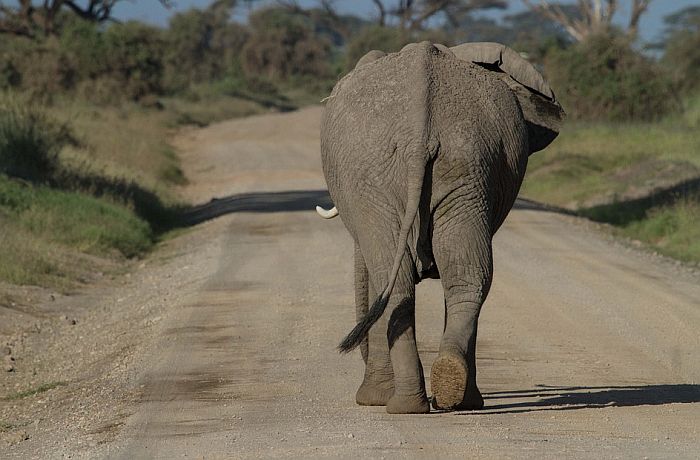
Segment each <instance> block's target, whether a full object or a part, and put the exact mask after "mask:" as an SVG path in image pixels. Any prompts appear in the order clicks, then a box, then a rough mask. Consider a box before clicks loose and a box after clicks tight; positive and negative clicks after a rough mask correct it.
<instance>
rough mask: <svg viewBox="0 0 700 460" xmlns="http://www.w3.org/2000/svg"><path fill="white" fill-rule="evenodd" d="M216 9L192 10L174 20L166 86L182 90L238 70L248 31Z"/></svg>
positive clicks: (168, 36) (168, 41)
mask: <svg viewBox="0 0 700 460" xmlns="http://www.w3.org/2000/svg"><path fill="white" fill-rule="evenodd" d="M216 13H217V11H216V10H212V9H211V8H210V9H208V10H197V9H192V10H190V11H187V12H184V13H179V14H176V15H175V16H173V18H172V19H171V20H170V27H169V28H168V30H167V32H166V33H165V40H166V45H167V50H166V54H165V74H164V75H165V85H166V87H167V88H168V89H170V90H174V91H177V90H182V89H185V88H187V87H188V86H189V85H191V84H192V83H202V82H205V81H210V80H215V79H219V78H222V77H223V76H224V75H225V74H226V73H227V72H229V71H231V69H232V68H235V67H238V66H239V64H238V55H239V53H240V50H241V48H242V47H243V45H244V44H245V42H246V40H247V39H248V30H247V28H246V27H245V26H242V25H240V24H235V23H230V22H228V15H226V14H216Z"/></svg>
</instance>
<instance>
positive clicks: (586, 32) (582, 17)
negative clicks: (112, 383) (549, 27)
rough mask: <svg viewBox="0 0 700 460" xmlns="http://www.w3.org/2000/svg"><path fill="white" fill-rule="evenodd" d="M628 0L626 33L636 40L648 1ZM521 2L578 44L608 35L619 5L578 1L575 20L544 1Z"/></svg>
mask: <svg viewBox="0 0 700 460" xmlns="http://www.w3.org/2000/svg"><path fill="white" fill-rule="evenodd" d="M631 1H632V4H631V7H632V9H631V14H630V19H629V22H628V25H627V29H626V34H627V36H628V37H630V38H635V37H636V36H637V32H638V30H639V19H640V18H641V16H642V14H644V12H645V11H646V10H647V8H648V7H649V3H650V2H651V0H631ZM523 3H525V4H526V5H527V6H528V7H530V9H532V10H534V11H536V12H538V13H540V14H541V15H542V16H544V17H547V18H549V19H551V20H552V21H555V22H557V23H559V24H561V25H562V27H564V29H565V30H566V31H567V32H568V33H569V35H571V37H572V38H573V39H574V40H576V41H577V42H582V41H585V40H586V39H587V38H588V37H591V36H594V35H598V34H607V33H609V32H610V30H611V28H612V20H613V17H614V16H615V12H616V11H617V5H618V2H617V0H578V2H577V6H578V15H577V16H578V17H575V16H572V15H571V14H569V13H567V12H566V11H565V9H564V5H561V4H556V3H555V4H550V3H549V2H548V1H547V0H540V1H539V3H538V4H533V2H532V1H531V0H523Z"/></svg>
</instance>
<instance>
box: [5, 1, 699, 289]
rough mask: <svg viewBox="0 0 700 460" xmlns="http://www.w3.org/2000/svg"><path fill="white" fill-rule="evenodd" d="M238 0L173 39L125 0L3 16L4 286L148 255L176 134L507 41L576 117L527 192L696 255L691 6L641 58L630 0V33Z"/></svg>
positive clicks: (163, 226)
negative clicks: (359, 66) (413, 59)
mask: <svg viewBox="0 0 700 460" xmlns="http://www.w3.org/2000/svg"><path fill="white" fill-rule="evenodd" d="M243 3H244V5H242V4H239V2H236V1H235V0H215V1H213V2H212V3H211V4H210V5H209V6H208V7H206V8H203V9H190V10H188V11H183V12H179V13H177V14H175V15H173V16H172V17H171V19H170V21H169V24H168V26H167V27H163V28H159V27H155V26H151V25H148V24H145V23H140V22H136V21H129V22H124V23H117V22H111V21H110V20H109V19H110V18H111V16H110V15H111V6H113V4H114V2H105V3H104V5H105V8H106V9H104V10H99V9H95V10H84V11H78V10H76V8H78V9H79V8H80V7H79V6H75V7H73V8H68V7H67V6H66V5H65V4H64V2H63V1H62V0H49V1H47V2H44V4H43V5H37V6H36V8H37V11H39V10H40V11H39V13H40V14H35V13H36V11H34V10H32V11H33V12H30V11H27V10H24V9H21V8H15V7H13V6H8V7H7V8H5V9H3V10H2V12H0V282H7V283H12V284H31V285H42V286H50V287H52V288H55V289H60V290H70V289H72V288H73V287H74V286H75V285H76V283H79V282H80V281H81V280H89V279H90V276H89V274H90V273H94V272H101V271H103V270H107V271H108V270H109V267H115V266H117V267H118V266H121V265H123V262H124V261H127V260H130V259H134V258H139V257H141V256H143V255H144V254H146V253H147V252H148V251H149V250H150V249H151V248H152V247H153V246H154V244H156V243H157V242H158V241H159V240H161V239H162V238H163V235H164V234H167V232H168V231H169V230H171V229H173V228H175V227H177V226H178V225H179V221H178V216H179V214H180V210H181V209H182V208H183V207H185V206H186V205H187V203H182V202H181V201H180V199H179V198H178V187H179V186H182V185H185V184H186V183H187V177H186V175H185V174H184V173H183V171H182V170H181V168H180V164H179V159H178V152H177V151H176V150H175V149H174V148H173V147H172V146H171V145H170V143H169V142H170V140H171V138H172V136H173V135H174V133H175V132H176V131H177V129H179V128H180V127H181V126H184V125H193V126H206V125H208V124H210V123H213V122H216V121H218V120H223V119H227V118H233V117H241V116H248V115H253V114H256V113H262V112H265V111H270V110H275V111H286V110H293V109H295V108H298V107H300V106H303V105H306V104H311V103H317V102H318V101H319V100H320V99H321V98H323V97H324V96H326V95H327V93H328V91H329V90H330V88H332V86H333V84H334V82H335V81H336V80H337V78H338V77H339V76H340V75H342V74H343V73H344V72H346V71H348V70H350V69H351V68H352V67H353V66H354V63H355V62H356V60H357V59H358V58H359V57H360V56H362V55H363V54H364V53H365V52H367V51H369V50H370V49H383V50H385V51H396V50H398V49H400V48H401V47H402V46H404V45H405V44H406V43H409V42H412V41H417V40H432V41H434V42H441V43H444V44H446V45H453V44H456V43H461V42H464V41H499V42H502V43H506V44H508V45H510V46H511V47H513V48H514V49H516V50H518V51H520V52H522V53H524V54H525V55H526V56H527V57H528V58H529V59H530V60H531V61H532V62H533V63H534V64H535V65H536V66H538V67H539V68H540V69H541V70H542V71H543V73H544V74H545V75H546V76H547V78H548V79H549V80H550V81H551V83H552V87H553V88H555V90H556V92H557V94H558V96H559V98H560V99H561V101H562V103H563V105H564V107H565V109H566V111H567V113H568V116H569V119H568V122H567V124H566V126H565V128H564V131H563V132H562V134H561V135H560V137H559V139H558V140H557V141H556V142H555V143H554V144H553V145H552V146H550V147H549V148H548V149H547V150H545V151H543V152H539V153H537V154H536V155H534V156H533V157H531V162H530V166H529V172H528V176H527V178H526V181H525V184H524V186H523V194H524V195H526V196H527V197H530V198H533V199H535V200H538V201H542V202H546V203H549V204H552V205H556V206H560V207H564V208H567V209H569V210H571V211H574V212H577V213H579V214H581V215H583V216H586V217H589V218H591V219H594V220H597V221H600V222H607V223H610V224H612V225H613V226H615V228H616V229H617V230H616V231H618V232H619V233H620V234H622V235H625V236H628V237H630V238H633V239H637V240H640V241H643V242H645V243H646V244H649V245H650V246H652V247H654V248H656V249H657V250H659V251H661V252H663V253H665V254H668V255H670V256H673V257H676V258H679V259H681V260H686V261H700V249H699V247H698V243H697V242H698V241H699V239H698V227H699V225H698V224H697V222H699V221H700V211H699V209H700V205H699V204H698V203H699V196H700V192H698V190H699V189H700V186H699V185H698V180H700V153H699V152H700V137H699V135H698V134H697V133H698V132H699V131H698V129H699V128H700V85H699V84H698V82H699V81H700V79H699V78H698V75H700V54H699V53H700V51H698V50H700V46H698V44H699V43H700V8H698V7H691V8H686V9H684V10H681V11H679V12H677V13H676V14H674V15H671V16H669V17H668V18H667V25H668V27H667V31H666V34H665V36H664V37H663V39H662V40H661V41H660V43H657V44H654V47H655V51H654V52H653V53H649V52H643V51H642V48H643V46H646V45H644V44H641V43H640V42H639V39H638V37H637V24H638V21H639V17H640V16H641V15H642V14H644V12H645V11H644V10H645V9H646V6H645V5H646V4H647V3H648V2H643V1H638V0H630V4H631V5H632V7H633V11H637V13H639V14H637V15H636V16H635V15H634V14H633V15H632V19H630V21H629V25H628V26H627V27H625V28H619V27H615V26H613V25H612V24H613V22H612V13H611V11H612V10H606V9H605V8H603V9H597V10H594V9H588V10H586V9H585V8H584V9H582V8H583V7H582V5H583V4H585V3H587V2H579V4H578V5H563V6H560V7H559V10H557V11H554V10H553V9H552V8H554V7H553V6H552V5H550V4H543V3H541V2H536V1H531V2H526V3H528V4H529V5H530V9H528V10H526V11H524V12H521V13H518V14H515V15H510V16H505V17H504V18H503V19H502V20H500V21H496V20H493V19H490V18H489V17H486V16H483V15H476V14H474V13H476V12H478V11H482V10H486V9H502V8H504V7H505V6H507V4H508V2H507V1H501V0H493V1H471V0H451V1H446V2H440V3H439V4H438V3H435V2H428V1H417V2H399V1H398V0H396V1H394V0H380V1H377V2H374V5H375V6H376V7H377V11H376V15H373V16H368V17H357V16H352V15H343V14H340V13H339V12H338V11H336V9H335V8H334V5H333V2H328V1H320V2H318V3H317V5H316V6H315V7H310V8H302V7H300V6H299V5H298V4H297V3H296V2H277V3H272V4H270V3H256V2H243ZM91 4H92V3H91ZM601 4H602V5H606V4H607V5H611V4H612V2H602V3H601ZM110 5H111V6H110ZM251 5H252V6H251ZM13 8H15V9H13ZM593 11H596V14H597V16H595V15H593ZM234 13H236V14H234ZM553 13H556V14H553ZM234 17H238V18H240V17H245V21H244V22H243V21H241V20H234V19H232V18H234ZM635 18H636V19H635Z"/></svg>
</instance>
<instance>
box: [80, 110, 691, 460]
mask: <svg viewBox="0 0 700 460" xmlns="http://www.w3.org/2000/svg"><path fill="white" fill-rule="evenodd" d="M319 117H320V109H319V108H311V109H306V110H302V111H300V112H296V113H290V114H273V115H265V116H260V117H254V118H250V119H244V120H239V121H231V122H226V123H223V124H220V125H216V126H212V127H210V128H206V129H203V130H200V131H196V132H192V133H190V134H189V135H188V136H187V137H186V138H183V139H181V140H180V143H181V147H182V148H183V150H184V151H185V152H186V155H185V157H184V166H185V170H186V171H187V175H188V177H189V178H190V180H191V182H192V184H191V185H190V187H189V188H188V189H187V191H186V193H187V194H188V196H189V198H191V199H192V200H194V201H196V202H207V201H209V199H211V198H213V197H217V198H219V200H217V201H214V202H212V203H210V204H209V205H207V206H203V207H202V208H201V209H200V210H199V214H197V215H196V216H195V220H197V219H199V220H203V219H205V218H208V217H213V216H217V215H221V216H220V217H218V218H217V219H216V220H214V221H210V222H208V223H207V224H204V225H203V226H200V227H198V228H196V229H195V230H194V231H193V233H192V234H191V235H190V241H194V242H195V243H191V244H201V245H202V249H201V251H199V252H201V256H198V255H197V253H198V251H195V256H192V257H190V260H188V267H190V270H191V271H194V272H196V273H197V275H198V276H199V277H201V278H202V279H203V281H202V282H201V283H191V284H184V285H182V286H181V287H180V288H179V291H177V292H174V293H171V294H174V295H172V296H171V300H170V303H169V306H168V309H167V310H166V312H165V313H163V320H162V326H161V327H160V329H159V330H160V331H161V332H160V333H159V334H158V335H157V336H156V337H155V339H153V341H152V342H151V343H150V345H148V346H145V347H144V349H143V352H141V353H140V355H139V356H138V357H137V359H135V360H134V362H135V363H138V365H137V368H136V369H137V370H135V371H134V373H135V376H134V378H132V379H131V380H130V382H131V384H132V385H133V392H134V394H136V395H137V396H136V397H135V398H134V399H133V402H130V403H129V404H128V405H127V406H128V407H126V409H124V411H125V412H126V413H129V414H130V415H129V416H128V417H127V418H126V419H125V420H124V425H123V426H121V429H120V430H119V431H118V434H117V436H116V438H115V439H114V440H112V441H111V442H107V443H105V444H99V445H97V446H93V447H92V448H91V449H88V450H83V451H80V452H78V455H79V456H85V457H93V456H104V457H109V458H123V459H131V458H163V459H170V458H176V457H190V458H192V457H193V458H279V457H294V458H308V457H336V458H355V457H358V456H362V457H370V458H475V457H478V458H646V457H649V458H669V457H674V458H698V457H700V357H699V356H700V355H699V354H698V353H699V352H700V334H699V333H698V332H699V331H700V279H699V278H698V277H697V275H693V274H692V273H691V272H689V271H687V270H685V269H683V268H679V267H674V266H673V265H672V264H668V263H666V262H664V261H662V260H660V259H658V258H655V257H652V256H650V255H646V254H644V253H642V252H639V251H637V250H633V249H629V248H626V247H625V246H623V245H621V244H619V243H615V242H612V241H610V240H609V239H608V238H605V237H602V236H601V234H600V233H599V232H597V231H596V230H595V229H594V228H591V225H589V224H586V223H584V222H583V221H579V220H576V219H574V218H572V217H569V216H564V215H559V214H556V213H552V212H546V211H543V210H541V209H538V207H536V206H532V205H531V204H530V203H527V202H519V203H518V206H517V209H515V210H514V211H513V212H512V213H511V215H510V216H509V218H508V220H507V222H506V224H505V226H504V227H503V229H502V230H501V231H500V232H499V234H498V235H497V237H496V240H495V280H494V283H493V287H492V290H491V294H490V296H489V299H488V301H487V303H486V305H485V307H484V309H483V314H482V317H481V318H482V319H481V322H480V330H479V344H478V366H479V377H478V379H479V384H480V387H481V390H482V392H483V393H484V396H485V398H486V408H485V409H484V410H483V411H478V412H462V413H432V414H429V415H420V416H395V415H388V414H386V413H385V411H384V409H383V408H367V407H360V406H357V405H355V403H354V394H355V390H356V388H357V386H358V384H359V383H360V381H361V378H362V361H361V359H360V356H359V352H357V353H355V354H353V355H351V356H340V355H338V353H337V352H336V351H335V346H336V344H337V343H338V342H339V340H340V339H341V338H342V336H343V335H344V333H346V332H347V331H348V330H349V328H351V326H352V325H353V322H354V310H353V307H352V305H353V297H352V296H353V289H352V273H351V268H352V246H351V241H350V239H349V237H348V235H347V233H346V232H345V230H344V228H343V226H342V222H341V221H340V220H339V219H335V220H332V221H324V220H322V219H320V218H319V217H318V216H317V215H316V214H315V212H313V206H314V205H315V204H316V202H317V201H318V200H320V199H322V197H323V189H324V181H323V177H322V173H321V169H320V158H319V151H318V124H319ZM257 192H264V193H257ZM288 192H293V193H288ZM240 194H247V195H240ZM290 210H291V211H290ZM250 211H256V212H250ZM205 248H206V249H205ZM173 297H174V299H175V300H173V299H172V298H173ZM442 302H443V301H442V291H441V288H440V284H439V282H437V281H428V282H424V283H421V284H420V285H419V286H418V300H417V312H418V313H417V315H418V317H417V330H418V336H419V350H420V353H421V356H422V359H423V364H424V366H425V367H426V372H425V375H426V376H429V375H430V372H429V369H430V365H431V363H432V360H433V359H434V357H435V355H436V352H437V348H438V343H439V338H440V332H441V328H442V324H443V318H442V314H443V313H442ZM428 388H430V386H429V382H428Z"/></svg>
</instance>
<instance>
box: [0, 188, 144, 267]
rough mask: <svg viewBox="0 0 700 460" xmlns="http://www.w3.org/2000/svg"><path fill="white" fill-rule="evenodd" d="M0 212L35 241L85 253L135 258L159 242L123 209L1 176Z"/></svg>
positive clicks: (102, 201) (82, 196) (105, 202)
mask: <svg viewBox="0 0 700 460" xmlns="http://www.w3.org/2000/svg"><path fill="white" fill-rule="evenodd" d="M0 212H2V213H3V214H4V215H5V216H6V218H7V219H9V220H10V221H11V222H13V223H14V224H15V225H19V226H21V227H22V228H24V229H25V230H27V231H29V232H30V233H31V234H32V235H34V236H36V237H40V238H41V239H43V240H45V241H49V242H56V243H60V244H64V245H67V246H70V247H73V248H76V249H78V250H79V251H81V252H86V253H94V254H104V253H108V252H111V251H118V252H119V253H120V254H121V255H123V256H125V257H133V256H136V255H138V254H140V253H142V252H144V251H145V250H147V249H148V248H149V247H150V246H151V244H152V243H153V241H154V238H153V233H152V231H151V228H150V226H149V225H148V223H147V222H145V221H144V220H142V219H139V218H138V217H137V216H135V215H134V213H133V212H131V211H130V210H129V209H127V208H125V207H124V206H121V205H118V204H113V203H109V201H107V200H104V199H102V200H100V199H97V198H93V197H91V196H88V195H85V194H82V193H74V192H64V191H61V190H55V189H52V188H49V187H46V186H33V185H29V184H24V183H21V182H18V181H15V180H11V179H9V178H8V177H7V176H1V175H0Z"/></svg>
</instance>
